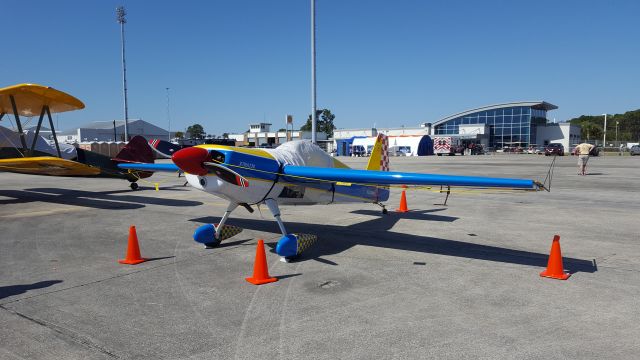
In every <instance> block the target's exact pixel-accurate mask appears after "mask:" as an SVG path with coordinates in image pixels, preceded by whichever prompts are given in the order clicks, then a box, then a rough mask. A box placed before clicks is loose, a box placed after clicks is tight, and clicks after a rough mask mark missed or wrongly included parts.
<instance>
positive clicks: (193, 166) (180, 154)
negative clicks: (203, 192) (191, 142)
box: [171, 147, 211, 176]
mask: <svg viewBox="0 0 640 360" xmlns="http://www.w3.org/2000/svg"><path fill="white" fill-rule="evenodd" d="M171 160H173V162H174V163H175V164H176V165H177V166H178V167H179V168H180V170H182V171H184V172H186V173H189V174H194V175H198V176H204V175H207V173H208V172H209V171H208V170H207V169H206V168H205V167H204V166H202V163H204V162H210V161H211V155H210V154H209V152H208V151H207V150H205V149H203V148H199V147H189V148H186V149H182V150H178V151H176V152H175V154H173V156H171Z"/></svg>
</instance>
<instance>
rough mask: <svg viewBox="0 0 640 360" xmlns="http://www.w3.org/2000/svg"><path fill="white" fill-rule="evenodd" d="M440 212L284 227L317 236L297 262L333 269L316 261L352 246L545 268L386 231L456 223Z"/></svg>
mask: <svg viewBox="0 0 640 360" xmlns="http://www.w3.org/2000/svg"><path fill="white" fill-rule="evenodd" d="M442 210H445V209H444V208H442V209H431V210H423V211H410V212H408V213H402V214H400V213H392V212H390V213H389V214H387V215H383V214H381V212H380V211H373V210H356V211H353V212H352V213H354V214H360V215H371V216H374V218H373V219H371V220H366V221H363V222H360V223H356V224H352V225H347V226H341V225H331V224H313V223H300V222H287V221H285V226H286V228H287V231H288V232H290V233H307V234H316V235H318V236H319V239H318V242H317V243H316V244H315V245H314V246H312V247H311V248H310V249H309V250H308V252H305V253H303V254H302V256H301V258H300V259H299V261H303V260H305V259H316V260H318V261H319V262H322V263H327V264H331V265H337V264H335V263H333V262H332V261H329V260H326V259H321V258H320V257H321V256H324V255H333V254H338V253H341V252H343V251H345V250H347V249H349V248H351V247H353V246H355V245H366V246H376V247H381V248H387V249H396V250H407V251H415V252H423V253H430V254H437V255H445V256H453V257H460V258H467V259H476V260H486V261H494V262H501V263H508V264H516V265H525V266H536V267H540V268H545V267H546V266H547V261H548V258H549V254H540V253H535V252H531V251H524V250H514V249H509V248H506V247H499V246H492V245H481V244H475V243H469V242H464V241H460V240H450V239H442V238H436V237H430V236H419V235H411V234H403V233H398V232H393V231H390V230H391V229H392V228H393V226H394V225H395V224H396V223H397V222H398V221H399V220H400V219H412V220H423V221H445V222H452V221H455V220H456V219H457V218H456V217H451V216H442V215H437V214H432V213H434V212H438V211H442ZM219 220H220V218H218V217H202V218H196V219H191V220H190V221H194V222H199V223H216V222H218V221H219ZM228 224H230V225H235V226H240V227H242V228H244V229H250V230H256V231H263V232H272V233H275V234H279V231H278V225H277V223H276V222H275V221H274V220H270V219H265V220H257V219H243V218H232V219H229V222H228ZM275 244H276V243H275V242H273V243H269V244H267V245H269V246H270V247H271V248H272V251H273V252H274V251H275ZM564 267H565V270H567V271H569V272H571V273H576V272H587V273H594V272H596V271H598V268H597V265H596V263H595V260H584V259H576V258H568V257H564Z"/></svg>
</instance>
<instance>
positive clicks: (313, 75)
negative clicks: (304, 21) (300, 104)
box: [311, 0, 318, 144]
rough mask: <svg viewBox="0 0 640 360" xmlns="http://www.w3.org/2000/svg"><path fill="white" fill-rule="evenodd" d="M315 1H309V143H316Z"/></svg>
mask: <svg viewBox="0 0 640 360" xmlns="http://www.w3.org/2000/svg"><path fill="white" fill-rule="evenodd" d="M317 117H318V116H317V115H316V0H311V142H312V143H314V144H315V143H316V119H317Z"/></svg>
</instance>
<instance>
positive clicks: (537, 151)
mask: <svg viewBox="0 0 640 360" xmlns="http://www.w3.org/2000/svg"><path fill="white" fill-rule="evenodd" d="M533 153H534V154H537V155H544V146H538V147H537V148H535V150H533Z"/></svg>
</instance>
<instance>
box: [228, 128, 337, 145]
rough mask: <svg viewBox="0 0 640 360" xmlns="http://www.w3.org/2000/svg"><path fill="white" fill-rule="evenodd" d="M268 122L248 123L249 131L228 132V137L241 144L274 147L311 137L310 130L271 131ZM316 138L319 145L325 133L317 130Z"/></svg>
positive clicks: (324, 138) (325, 136) (325, 135)
mask: <svg viewBox="0 0 640 360" xmlns="http://www.w3.org/2000/svg"><path fill="white" fill-rule="evenodd" d="M271 125H272V124H269V123H254V124H249V131H247V132H245V133H241V134H229V139H234V140H235V141H236V144H237V145H241V146H256V147H258V146H268V147H276V146H278V145H280V144H282V143H285V142H287V141H290V140H301V139H309V140H310V139H311V131H300V130H293V131H291V130H289V131H271ZM316 138H317V140H318V143H319V145H320V144H321V142H323V141H326V140H327V134H325V133H321V132H318V133H316Z"/></svg>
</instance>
